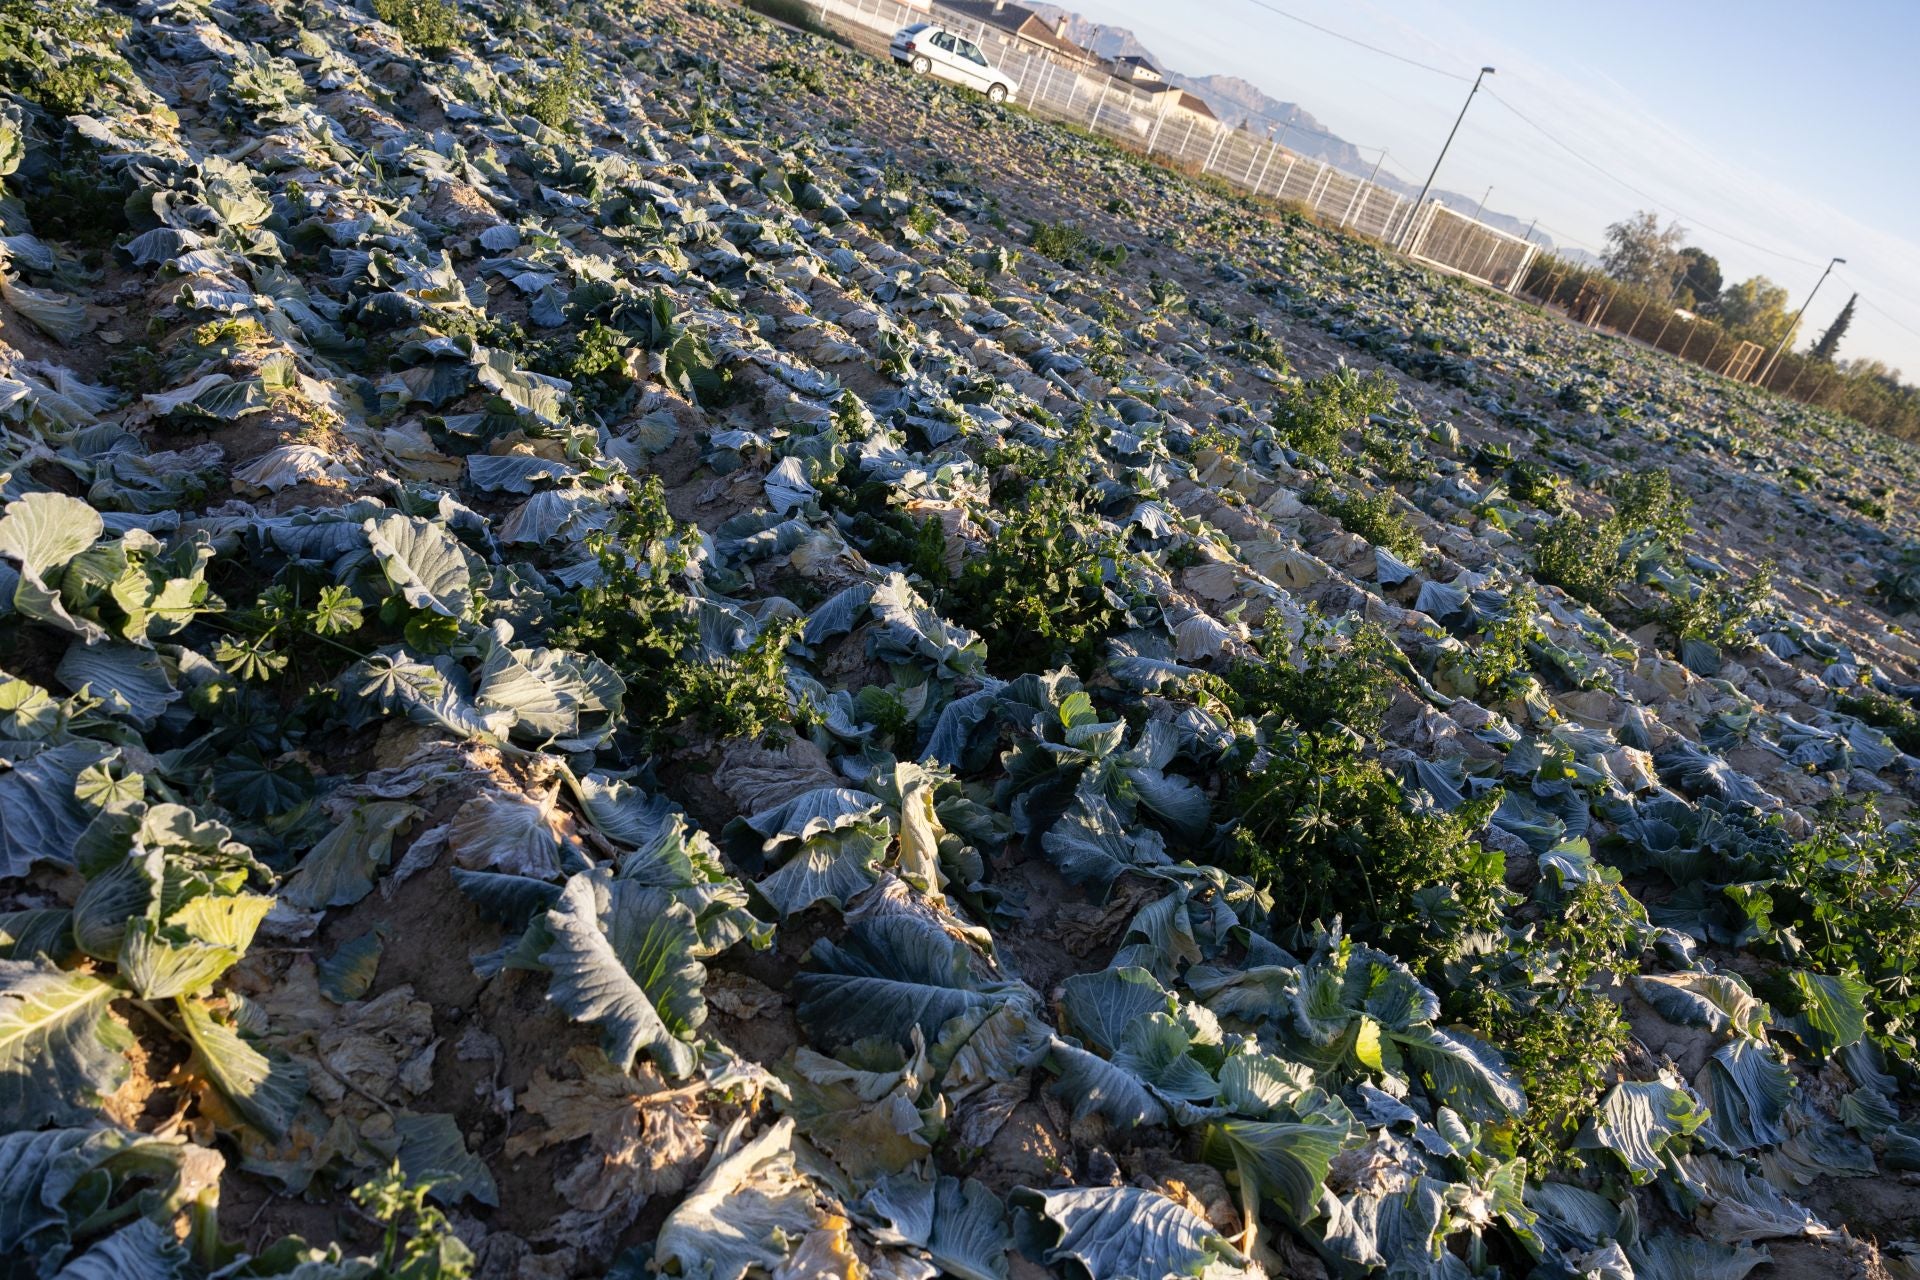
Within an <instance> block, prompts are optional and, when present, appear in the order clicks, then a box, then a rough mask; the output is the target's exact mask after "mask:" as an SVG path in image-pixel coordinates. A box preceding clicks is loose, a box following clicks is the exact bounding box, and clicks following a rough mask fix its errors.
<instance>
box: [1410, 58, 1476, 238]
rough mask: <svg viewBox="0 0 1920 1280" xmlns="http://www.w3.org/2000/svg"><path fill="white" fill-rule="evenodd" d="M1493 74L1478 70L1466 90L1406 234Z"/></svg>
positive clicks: (1416, 218)
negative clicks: (1482, 85)
mask: <svg viewBox="0 0 1920 1280" xmlns="http://www.w3.org/2000/svg"><path fill="white" fill-rule="evenodd" d="M1492 74H1493V68H1492V67H1482V68H1480V74H1479V75H1477V76H1475V77H1474V78H1473V88H1471V89H1469V90H1467V100H1466V101H1465V102H1463V103H1461V104H1460V114H1459V115H1457V116H1455V117H1454V120H1453V128H1452V129H1450V130H1448V131H1447V140H1446V141H1445V142H1443V143H1441V144H1440V155H1439V156H1438V157H1437V158H1436V159H1435V160H1434V162H1433V172H1432V173H1429V174H1428V175H1427V183H1426V185H1425V186H1423V187H1421V188H1420V198H1419V199H1417V200H1415V201H1414V202H1413V212H1414V214H1415V216H1414V217H1413V218H1411V219H1409V220H1408V223H1407V232H1408V233H1411V231H1412V230H1413V226H1414V224H1415V223H1417V222H1418V221H1419V220H1420V219H1419V216H1418V215H1419V213H1420V206H1421V205H1423V204H1425V203H1426V202H1427V192H1429V191H1431V190H1433V180H1434V179H1435V178H1437V177H1439V176H1440V162H1441V161H1442V160H1445V159H1446V158H1447V148H1448V147H1450V146H1452V145H1453V135H1454V134H1456V133H1458V132H1460V122H1461V121H1462V120H1465V119H1466V118H1467V108H1468V107H1470V106H1472V105H1473V95H1474V94H1476V93H1478V92H1480V82H1481V81H1482V80H1484V79H1486V78H1487V77H1488V76H1490V75H1492ZM1406 239H1407V235H1406V234H1403V235H1402V236H1401V245H1402V247H1405V243H1406Z"/></svg>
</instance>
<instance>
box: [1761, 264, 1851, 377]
mask: <svg viewBox="0 0 1920 1280" xmlns="http://www.w3.org/2000/svg"><path fill="white" fill-rule="evenodd" d="M1845 261H1846V259H1845V258H1835V259H1834V260H1833V261H1832V262H1829V263H1827V269H1826V270H1825V271H1822V272H1821V273H1820V278H1819V279H1818V280H1816V281H1814V282H1813V293H1809V294H1808V295H1807V300H1806V301H1805V302H1803V303H1801V304H1800V309H1799V310H1798V311H1796V312H1794V313H1793V319H1792V320H1790V321H1788V322H1787V331H1786V332H1785V333H1783V334H1781V335H1780V342H1779V345H1777V346H1775V347H1774V349H1773V354H1772V355H1770V356H1768V357H1767V367H1766V368H1764V369H1762V370H1761V371H1760V376H1759V377H1757V378H1755V379H1754V381H1755V382H1756V383H1764V382H1765V381H1766V380H1767V375H1768V374H1770V373H1772V372H1773V365H1774V361H1776V360H1778V359H1779V358H1780V353H1781V352H1782V351H1785V350H1786V349H1787V344H1788V343H1789V342H1792V341H1793V331H1794V330H1795V329H1798V328H1799V327H1800V317H1801V316H1803V315H1805V314H1806V313H1807V308H1808V307H1810V306H1812V305H1813V294H1814V293H1818V292H1820V286H1821V285H1823V284H1825V283H1826V282H1827V277H1828V276H1829V275H1831V274H1832V273H1833V267H1834V263H1836V262H1838V263H1844V262H1845Z"/></svg>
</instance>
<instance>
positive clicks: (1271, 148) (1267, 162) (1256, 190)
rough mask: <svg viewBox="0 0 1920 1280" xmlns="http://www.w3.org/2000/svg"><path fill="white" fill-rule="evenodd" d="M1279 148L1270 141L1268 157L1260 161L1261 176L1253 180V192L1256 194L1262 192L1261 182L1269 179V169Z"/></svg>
mask: <svg viewBox="0 0 1920 1280" xmlns="http://www.w3.org/2000/svg"><path fill="white" fill-rule="evenodd" d="M1279 149H1280V148H1278V147H1276V146H1274V145H1273V143H1272V141H1271V140H1269V141H1268V143H1267V158H1266V159H1264V160H1262V161H1261V162H1260V176H1259V177H1257V178H1255V179H1254V180H1253V194H1255V195H1256V196H1257V195H1259V194H1260V184H1261V183H1263V182H1265V181H1266V180H1267V169H1268V167H1269V166H1271V165H1272V164H1273V153H1274V152H1276V151H1278V150H1279Z"/></svg>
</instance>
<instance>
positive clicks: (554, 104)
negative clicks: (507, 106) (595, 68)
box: [527, 49, 587, 129]
mask: <svg viewBox="0 0 1920 1280" xmlns="http://www.w3.org/2000/svg"><path fill="white" fill-rule="evenodd" d="M586 97H587V64H586V60H585V59H583V58H582V57H581V56H580V51H579V50H578V49H569V50H567V52H566V54H565V55H564V56H563V57H562V58H561V59H560V65H559V66H558V67H555V68H554V69H553V70H552V71H550V72H548V73H547V77H546V79H544V80H542V81H541V82H540V84H539V87H537V88H536V89H535V90H534V91H533V101H532V102H531V103H529V104H528V106H527V114H528V115H530V116H532V117H533V118H534V119H535V120H538V121H539V122H540V123H541V124H543V125H546V126H547V127H548V128H549V129H566V128H570V127H571V126H572V125H573V119H574V116H575V115H576V114H577V113H578V112H579V110H580V104H581V103H582V102H584V101H586Z"/></svg>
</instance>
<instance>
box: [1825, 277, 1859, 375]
mask: <svg viewBox="0 0 1920 1280" xmlns="http://www.w3.org/2000/svg"><path fill="white" fill-rule="evenodd" d="M1859 297H1860V295H1859V294H1857V293H1856V294H1854V295H1853V297H1851V298H1848V299H1847V305H1846V306H1844V307H1842V308H1840V314H1839V315H1837V316H1835V317H1834V318H1833V323H1832V324H1830V325H1828V326H1827V331H1826V332H1825V333H1823V334H1821V335H1820V341H1818V342H1816V343H1814V344H1813V358H1814V359H1815V360H1825V361H1826V362H1827V363H1828V364H1832V363H1833V353H1834V352H1835V351H1838V350H1839V349H1840V339H1842V338H1844V337H1846V336H1847V326H1848V325H1850V324H1852V323H1853V304H1854V303H1855V302H1856V301H1858V300H1859Z"/></svg>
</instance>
